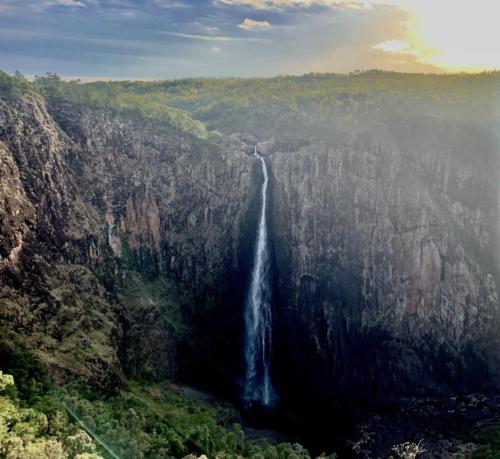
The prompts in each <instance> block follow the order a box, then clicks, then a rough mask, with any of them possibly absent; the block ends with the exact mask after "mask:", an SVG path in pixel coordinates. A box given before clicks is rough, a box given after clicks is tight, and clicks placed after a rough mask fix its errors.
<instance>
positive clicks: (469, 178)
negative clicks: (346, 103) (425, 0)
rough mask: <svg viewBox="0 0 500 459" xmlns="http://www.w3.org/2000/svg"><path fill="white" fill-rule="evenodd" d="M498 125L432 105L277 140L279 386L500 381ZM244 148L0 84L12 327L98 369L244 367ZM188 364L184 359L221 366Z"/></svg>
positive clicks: (428, 387) (83, 366) (2, 203)
mask: <svg viewBox="0 0 500 459" xmlns="http://www.w3.org/2000/svg"><path fill="white" fill-rule="evenodd" d="M471 129H472V128H471ZM488 138H489V137H488V134H485V135H483V133H482V132H481V131H480V129H479V128H478V130H477V131H473V132H469V131H468V130H467V129H466V128H464V127H463V126H460V125H459V124H458V123H453V122H449V123H447V122H444V121H442V122H439V121H436V120H432V121H429V120H427V119H426V118H425V117H423V116H422V117H421V118H418V119H417V118H415V119H411V120H404V119H402V120H399V124H398V123H395V124H394V125H391V126H385V127H384V128H377V129H371V130H370V129H368V130H367V131H366V132H364V133H357V134H353V135H349V136H345V137H343V140H342V141H341V140H331V141H324V142H319V141H317V140H314V139H307V141H304V142H299V143H297V150H296V151H290V149H289V148H288V149H287V152H286V153H284V152H280V148H279V143H278V142H276V143H273V142H268V143H265V146H266V149H267V150H266V152H263V153H266V154H267V156H266V161H267V164H268V165H269V173H270V193H272V199H271V200H270V203H269V204H270V221H269V225H270V233H271V235H272V239H273V241H272V242H273V250H274V260H273V261H274V266H273V271H274V274H275V283H276V285H275V289H274V291H275V292H277V293H276V298H275V304H274V311H273V315H274V317H276V321H275V334H274V336H275V337H276V339H275V341H274V343H275V348H274V362H273V368H274V372H275V375H274V377H275V380H276V381H277V385H278V391H281V395H283V396H284V397H285V398H286V397H287V395H289V396H290V397H293V396H294V395H297V393H302V394H303V391H304V390H306V392H307V393H308V394H314V395H317V396H318V397H320V398H322V399H325V398H326V399H331V398H333V397H336V396H339V395H349V396H352V397H355V398H357V397H366V398H372V397H386V396H390V395H404V394H413V395H414V394H419V393H447V392H449V391H457V390H458V391H471V390H488V389H492V388H495V387H496V388H498V385H499V381H500V374H499V371H500V362H499V355H500V342H499V339H500V338H499V334H498V330H499V329H500V328H499V327H500V306H499V298H498V285H499V282H500V278H499V272H498V262H497V261H496V260H497V258H496V257H497V256H498V253H499V252H498V247H499V241H498V238H499V235H500V231H499V215H498V210H499V203H498V177H497V175H496V174H497V171H498V154H497V150H496V145H495V144H493V143H491V144H490V143H488ZM485 139H486V140H485ZM263 145H264V144H263ZM247 150H249V146H248V145H246V146H245V145H243V146H242V145H240V144H238V142H236V141H234V140H229V139H226V138H223V137H221V136H218V135H216V134H209V135H208V136H205V137H204V136H199V135H194V134H192V133H189V132H185V131H182V130H181V129H179V128H175V127H173V126H172V125H170V124H168V123H162V122H160V121H158V120H156V119H154V118H148V117H144V116H140V115H138V114H137V113H134V112H132V111H128V112H127V111H125V110H122V111H117V110H112V109H109V110H105V109H102V108H101V109H96V108H91V107H90V106H82V105H78V104H70V103H67V102H63V101H61V100H51V101H50V102H47V101H46V100H44V99H43V98H42V97H41V96H40V95H37V94H34V93H30V92H25V93H22V94H17V95H15V94H4V95H2V97H1V98H0V174H1V181H0V216H1V224H0V257H1V258H0V276H1V285H0V306H1V308H0V316H1V317H0V319H1V321H2V324H7V326H8V329H9V330H8V335H9V336H8V338H9V339H14V338H18V339H21V341H22V342H24V344H26V345H28V346H29V347H31V348H33V349H37V350H38V352H39V354H40V356H41V357H42V358H43V359H44V361H46V362H47V363H48V364H49V365H50V366H51V368H52V372H53V374H55V375H59V376H60V377H65V375H67V374H68V373H71V374H79V375H82V376H84V377H85V378H87V379H92V378H93V379H95V380H97V381H98V382H99V383H100V384H101V383H102V382H103V381H104V382H106V383H108V384H109V383H114V382H115V380H117V378H119V377H120V376H121V375H122V374H123V373H130V374H133V375H139V376H145V377H152V378H171V377H175V376H176V375H178V374H179V373H178V370H179V366H183V365H184V366H185V365H186V364H185V362H186V361H187V360H188V357H189V359H191V358H193V356H194V355H195V354H196V353H197V352H198V353H200V351H201V353H203V354H204V357H203V359H204V360H205V364H206V365H207V367H206V368H205V369H208V368H209V367H210V368H212V367H217V366H221V367H222V368H223V369H224V368H225V369H226V370H228V371H229V372H230V373H231V372H232V376H233V377H235V375H236V374H237V373H238V371H240V375H241V367H238V365H241V362H240V360H241V357H242V348H241V346H242V341H241V339H242V326H243V299H244V296H245V288H246V287H247V286H248V275H249V272H248V270H249V269H250V265H251V263H250V260H251V254H252V253H253V251H252V246H253V244H254V238H255V227H256V226H255V225H256V217H257V209H258V208H259V205H258V204H259V202H258V200H259V197H258V196H259V195H258V190H259V186H258V185H259V184H260V183H261V180H262V177H261V173H260V172H259V170H260V169H259V168H258V167H256V165H257V164H256V162H255V160H254V159H253V158H251V157H249V156H248V155H246V154H245V153H244V152H245V151H247ZM478 159H480V160H478ZM181 341H182V342H183V343H184V344H183V345H182V346H179V343H180V342H181ZM179 352H181V354H180V355H179V354H178V353H179ZM196 365H197V366H196ZM196 365H195V367H194V368H188V369H184V370H185V371H186V374H190V375H191V376H193V373H194V375H196V374H198V375H200V374H203V375H204V376H203V379H206V378H207V377H210V372H205V373H203V372H202V371H201V369H202V368H203V365H202V364H196ZM200 365H201V366H200ZM206 375H209V376H206ZM195 377H196V376H195ZM203 382H205V381H203ZM233 383H234V381H233Z"/></svg>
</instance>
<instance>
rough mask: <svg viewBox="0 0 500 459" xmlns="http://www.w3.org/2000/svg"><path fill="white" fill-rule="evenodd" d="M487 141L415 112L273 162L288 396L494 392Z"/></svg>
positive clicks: (492, 172)
mask: <svg viewBox="0 0 500 459" xmlns="http://www.w3.org/2000/svg"><path fill="white" fill-rule="evenodd" d="M493 140H494V139H493V136H492V135H491V134H490V133H488V132H486V131H485V132H470V131H468V128H465V127H464V126H463V125H461V124H460V123H458V122H457V123H453V122H445V121H439V120H437V119H432V118H426V117H424V116H422V117H416V116H415V117H413V118H409V119H401V120H399V121H394V122H393V124H392V125H391V124H387V125H385V126H384V127H383V128H381V129H380V130H371V131H370V130H368V131H367V132H365V133H363V134H359V135H353V136H352V137H351V140H349V141H343V142H335V141H334V140H332V141H330V142H326V143H322V144H315V145H310V146H307V147H304V148H302V149H300V150H299V151H297V152H295V153H293V154H291V153H279V152H276V153H274V154H273V155H272V156H271V157H270V158H269V162H270V164H271V168H272V173H273V180H274V182H273V190H274V192H273V193H274V194H273V199H274V216H273V218H274V223H273V228H274V238H275V239H274V245H275V256H276V266H277V270H278V276H277V282H278V288H279V292H280V298H279V301H280V303H279V307H278V308H277V315H278V325H276V328H277V330H278V332H277V333H278V335H279V338H278V340H277V341H278V342H279V344H278V345H277V346H278V348H277V350H276V353H277V354H279V355H280V356H281V358H282V359H283V358H284V357H285V356H287V358H284V361H283V360H282V361H281V362H279V361H277V362H276V365H277V366H278V368H279V370H278V375H279V374H280V373H281V374H282V377H283V378H284V379H283V380H281V385H282V391H283V392H284V393H286V394H287V395H289V396H290V397H292V396H293V395H294V394H296V393H297V391H299V390H300V391H303V390H304V389H305V388H306V387H307V388H308V390H307V392H310V393H314V394H319V395H320V397H323V398H326V399H331V398H332V397H335V394H337V395H338V394H344V395H348V396H351V397H355V398H359V397H362V398H366V399H371V400H373V399H374V398H375V399H376V398H386V397H388V396H401V395H404V394H406V395H410V394H411V395H415V394H421V395H423V394H434V395H436V394H443V393H447V392H449V391H465V392H467V391H474V390H489V389H494V388H496V389H498V384H499V381H500V373H499V369H500V361H499V355H500V337H499V335H498V330H499V326H500V304H499V297H498V285H500V284H499V281H500V278H499V272H498V265H497V264H496V256H497V253H498V252H497V247H498V237H499V234H500V232H499V222H500V220H499V215H498V209H499V203H498V180H497V179H498V177H497V170H498V154H497V145H496V143H495V142H494V141H493ZM304 369H307V370H306V371H305V370H304ZM284 375H286V376H284ZM291 380H292V381H296V385H295V387H290V384H289V381H291Z"/></svg>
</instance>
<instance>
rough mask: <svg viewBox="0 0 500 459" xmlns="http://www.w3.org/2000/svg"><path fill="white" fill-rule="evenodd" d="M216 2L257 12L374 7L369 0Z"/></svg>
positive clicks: (246, 0)
mask: <svg viewBox="0 0 500 459" xmlns="http://www.w3.org/2000/svg"><path fill="white" fill-rule="evenodd" d="M216 2H217V3H219V4H224V5H230V6H243V7H247V8H253V9H256V10H284V9H290V8H310V7H312V6H323V7H331V8H338V9H363V8H367V9H370V8H371V7H372V2H371V1H367V0H216Z"/></svg>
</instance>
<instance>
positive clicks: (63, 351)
mask: <svg viewBox="0 0 500 459" xmlns="http://www.w3.org/2000/svg"><path fill="white" fill-rule="evenodd" d="M0 126H1V131H0V158H1V163H0V165H1V170H0V172H1V189H0V212H1V216H2V220H1V225H0V231H1V246H0V250H1V252H0V256H1V258H0V270H1V271H0V275H1V279H2V282H1V287H0V304H1V309H0V311H1V312H0V314H1V320H2V323H3V324H5V325H7V327H8V330H9V331H8V333H7V335H8V336H5V337H4V338H6V340H7V341H9V342H13V341H15V340H20V341H21V342H22V343H24V344H25V345H27V346H29V347H31V348H33V349H37V350H38V353H39V355H40V356H41V358H42V359H43V360H44V361H45V362H46V363H48V364H49V365H50V366H51V367H52V373H53V374H55V375H60V376H61V377H64V375H65V374H68V373H71V374H73V375H74V374H80V375H82V376H83V377H85V378H86V379H92V380H94V381H97V382H98V383H99V384H103V382H107V383H112V384H113V379H116V378H117V377H120V375H121V374H122V372H123V370H124V369H125V370H126V371H127V372H129V373H132V374H137V375H141V376H148V377H155V378H162V377H173V376H175V375H176V374H177V372H178V369H179V367H178V366H179V359H178V358H177V357H176V354H177V352H178V351H179V341H180V340H181V338H182V337H184V338H186V335H189V333H186V332H185V328H186V321H191V322H189V326H192V328H193V330H192V331H193V333H196V331H197V330H198V329H197V324H199V323H200V322H203V320H205V319H206V320H207V324H205V325H207V327H206V329H207V332H206V333H215V334H216V336H219V337H220V340H219V341H218V342H216V343H215V344H213V343H212V344H213V347H207V348H206V349H205V350H206V352H207V353H211V352H216V350H217V349H218V347H217V346H219V345H220V346H227V341H228V340H231V339H236V338H234V336H231V335H229V336H228V335H224V334H221V333H220V332H219V333H217V330H219V331H220V327H222V326H223V325H224V324H223V323H221V322H220V321H219V318H220V317H224V315H223V312H227V311H226V310H225V309H224V308H226V307H229V302H222V303H220V302H218V301H217V300H218V299H220V296H221V295H222V294H223V292H225V294H226V295H228V298H231V292H233V293H234V291H233V290H231V289H230V286H229V282H231V280H233V279H234V275H233V276H230V275H226V274H227V273H229V272H233V273H238V270H239V264H240V260H239V259H238V247H239V244H240V242H241V241H243V240H244V236H243V235H242V233H241V232H240V229H241V227H242V225H241V221H242V220H243V218H244V216H245V215H246V208H247V206H248V205H250V204H249V202H248V199H247V196H249V195H251V193H249V188H250V186H251V180H252V175H251V173H250V171H251V162H250V161H249V160H248V159H247V158H246V156H245V155H244V154H243V153H239V152H238V149H237V148H235V146H234V144H228V143H224V141H223V140H221V139H220V138H213V137H211V138H203V139H201V138H198V137H196V136H194V135H191V134H189V133H185V132H182V131H181V130H179V129H178V128H174V127H173V126H172V125H169V124H168V123H164V122H163V123H161V122H159V121H158V120H155V119H149V120H146V119H143V118H141V117H138V116H137V115H136V114H134V113H121V114H120V113H117V112H116V111H115V112H113V111H111V110H102V109H101V110H98V109H90V108H81V107H80V108H78V107H76V106H74V105H70V104H66V103H63V102H61V101H52V102H51V103H50V104H47V102H46V101H45V100H44V99H43V98H42V97H41V96H39V95H37V94H34V93H29V92H25V93H22V94H4V95H3V96H2V98H1V99H0ZM243 269H244V268H243ZM134 273H136V274H134ZM158 273H160V274H161V275H162V277H164V278H165V279H169V280H168V282H167V281H165V282H167V283H166V284H165V283H162V284H161V285H158V284H157V283H155V281H154V279H155V278H156V276H157V274H158ZM224 282H226V283H224ZM228 291H229V292H230V293H229V294H228V293H227V292H228ZM192 292H195V294H193V293H192ZM234 294H237V293H234ZM181 298H184V299H183V300H181ZM220 304H222V306H220V307H221V309H218V310H217V309H216V308H215V307H214V305H220ZM181 306H183V307H181ZM230 306H232V312H231V313H230V314H227V320H232V319H234V316H235V315H237V311H235V308H234V305H230ZM231 314H232V315H231ZM218 327H219V328H218ZM236 328H237V327H233V329H234V330H235V331H234V333H235V334H236V333H237V332H238V331H237V329H236ZM179 330H181V331H179ZM178 335H182V336H181V338H179V336H178ZM188 338H189V337H187V338H186V339H188ZM200 339H201V341H200V342H203V335H202V336H201V337H200ZM232 348H237V346H232Z"/></svg>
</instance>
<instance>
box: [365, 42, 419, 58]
mask: <svg viewBox="0 0 500 459" xmlns="http://www.w3.org/2000/svg"><path fill="white" fill-rule="evenodd" d="M373 49H378V50H380V51H383V52H384V53H390V54H408V55H409V56H414V57H418V56H420V55H421V54H422V51H420V50H419V49H414V48H412V47H411V46H410V45H409V44H408V43H407V42H406V41H402V40H387V41H384V42H382V43H379V44H378V45H375V46H374V47H373Z"/></svg>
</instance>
